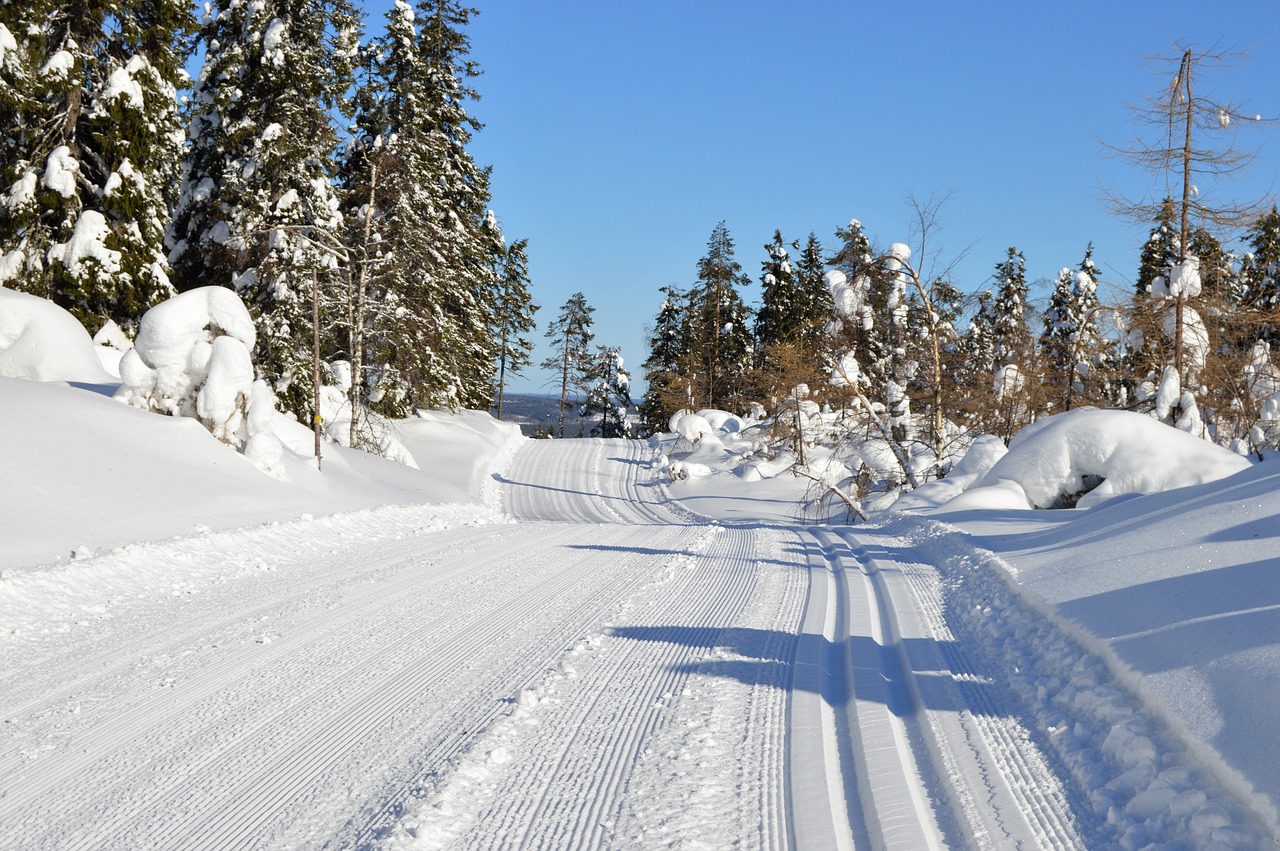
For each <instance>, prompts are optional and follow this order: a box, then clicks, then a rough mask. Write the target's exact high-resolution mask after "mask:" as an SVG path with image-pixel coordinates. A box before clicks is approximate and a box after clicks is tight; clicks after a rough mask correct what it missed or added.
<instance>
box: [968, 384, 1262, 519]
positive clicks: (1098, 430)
mask: <svg viewBox="0 0 1280 851" xmlns="http://www.w3.org/2000/svg"><path fill="white" fill-rule="evenodd" d="M984 451H985V450H984ZM988 457H990V456H989V453H988ZM1248 466H1249V462H1248V461H1246V460H1245V459H1243V458H1241V457H1240V456H1239V455H1236V454H1235V453H1233V452H1230V451H1228V450H1226V449H1223V448H1222V447H1220V446H1216V445H1214V444H1212V443H1210V442H1208V441H1206V440H1201V439H1199V438H1196V437H1192V436H1191V435H1189V434H1186V433H1185V432H1183V431H1181V430H1179V429H1175V428H1170V427H1169V426H1167V425H1164V424H1162V423H1159V422H1156V421H1155V420H1153V419H1152V418H1150V417H1147V416H1143V415H1142V414H1136V413H1132V412H1129V411H1100V410H1096V409H1093V408H1079V409H1077V410H1074V411H1069V412H1067V413H1064V414H1057V415H1055V416H1051V417H1046V418H1044V419H1042V420H1039V421H1038V422H1036V423H1035V424H1034V425H1030V426H1027V427H1026V428H1024V429H1022V431H1020V432H1018V434H1017V436H1016V437H1015V438H1014V439H1013V441H1011V442H1010V444H1009V452H1008V454H1006V455H1004V456H1002V457H1000V458H999V460H997V461H996V462H995V463H994V464H993V465H991V467H990V469H989V470H988V471H987V472H986V474H985V475H984V476H983V477H982V478H981V479H980V480H978V481H977V483H976V487H974V488H972V489H970V490H967V491H966V492H965V493H964V494H962V495H960V496H958V497H956V498H955V499H953V500H951V501H950V502H949V503H947V508H949V509H959V508H992V507H1017V508H1066V507H1072V506H1076V505H1078V506H1079V507H1081V508H1085V507H1088V506H1090V505H1094V504H1097V503H1098V502H1100V501H1102V500H1104V499H1107V498H1109V497H1112V496H1117V495H1120V494H1137V493H1157V492H1160V491H1166V490H1171V489H1173V488H1180V487H1187V486H1189V485H1195V484H1201V483H1203V482H1211V481H1215V480H1217V479H1221V478H1225V477H1226V476H1229V475H1232V474H1234V473H1238V472H1240V471H1241V470H1243V469H1245V468H1247V467H1248Z"/></svg>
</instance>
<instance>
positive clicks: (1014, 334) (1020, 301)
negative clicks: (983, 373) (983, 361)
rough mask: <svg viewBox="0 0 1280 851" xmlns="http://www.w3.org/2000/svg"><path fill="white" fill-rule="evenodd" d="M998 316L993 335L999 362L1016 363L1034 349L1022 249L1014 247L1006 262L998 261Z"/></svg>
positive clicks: (995, 304) (996, 276) (996, 302)
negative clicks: (1028, 324)
mask: <svg viewBox="0 0 1280 851" xmlns="http://www.w3.org/2000/svg"><path fill="white" fill-rule="evenodd" d="M995 279H996V283H997V284H998V287H997V289H996V297H995V303H994V305H993V307H994V309H995V320H994V322H993V324H992V329H991V331H992V337H993V340H994V344H995V359H996V365H997V366H1003V365H1004V364H1007V363H1016V362H1018V360H1019V359H1020V358H1023V357H1025V356H1026V355H1027V354H1028V352H1029V350H1030V332H1029V331H1028V330H1027V325H1026V319H1025V317H1026V309H1027V262H1026V260H1025V259H1024V258H1023V256H1022V252H1021V251H1019V250H1018V249H1016V248H1010V249H1009V251H1008V255H1007V256H1006V257H1005V259H1004V262H1002V263H998V264H996V271H995Z"/></svg>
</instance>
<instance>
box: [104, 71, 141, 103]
mask: <svg viewBox="0 0 1280 851" xmlns="http://www.w3.org/2000/svg"><path fill="white" fill-rule="evenodd" d="M130 64H131V65H132V63H130ZM119 97H123V98H125V100H126V101H127V102H128V104H129V108H130V109H142V108H143V100H142V86H140V85H138V81H137V80H135V79H133V75H132V74H131V73H129V69H127V68H117V69H115V70H114V71H112V72H111V75H110V76H109V77H107V86H106V88H105V89H104V90H103V92H102V95H101V100H102V102H104V103H109V102H111V101H113V100H115V99H116V98H119Z"/></svg>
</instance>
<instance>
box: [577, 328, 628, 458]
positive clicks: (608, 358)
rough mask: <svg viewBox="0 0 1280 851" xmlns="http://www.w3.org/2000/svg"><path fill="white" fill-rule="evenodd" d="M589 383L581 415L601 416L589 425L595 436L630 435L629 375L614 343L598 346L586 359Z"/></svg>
mask: <svg viewBox="0 0 1280 851" xmlns="http://www.w3.org/2000/svg"><path fill="white" fill-rule="evenodd" d="M585 377H586V380H587V383H588V388H587V398H586V402H585V403H584V404H583V406H582V413H583V415H584V416H594V415H597V414H598V415H599V416H600V422H599V423H597V424H596V425H594V426H592V428H591V434H592V435H594V436H597V437H630V436H631V424H630V423H629V422H628V421H627V410H628V409H629V408H630V407H631V405H632V402H631V376H630V375H629V374H628V373H627V371H626V369H624V368H623V360H622V353H621V351H620V350H619V349H618V348H617V347H616V346H597V347H596V351H595V354H594V355H592V356H590V357H589V358H588V366H587V370H586V376H585Z"/></svg>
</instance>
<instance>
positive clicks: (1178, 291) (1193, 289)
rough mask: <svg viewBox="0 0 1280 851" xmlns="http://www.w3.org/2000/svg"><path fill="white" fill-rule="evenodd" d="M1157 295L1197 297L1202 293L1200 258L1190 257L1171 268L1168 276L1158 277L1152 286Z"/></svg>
mask: <svg viewBox="0 0 1280 851" xmlns="http://www.w3.org/2000/svg"><path fill="white" fill-rule="evenodd" d="M1152 292H1153V293H1154V294H1155V295H1160V296H1168V297H1169V298H1184V297H1185V298H1196V297H1197V296H1199V295H1200V258H1199V257H1188V258H1187V259H1186V260H1184V261H1183V262H1181V263H1178V264H1176V265H1175V266H1174V267H1173V268H1172V269H1170V270H1169V276H1168V277H1167V278H1158V279H1157V280H1156V282H1155V285H1154V286H1153V287H1152Z"/></svg>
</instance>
